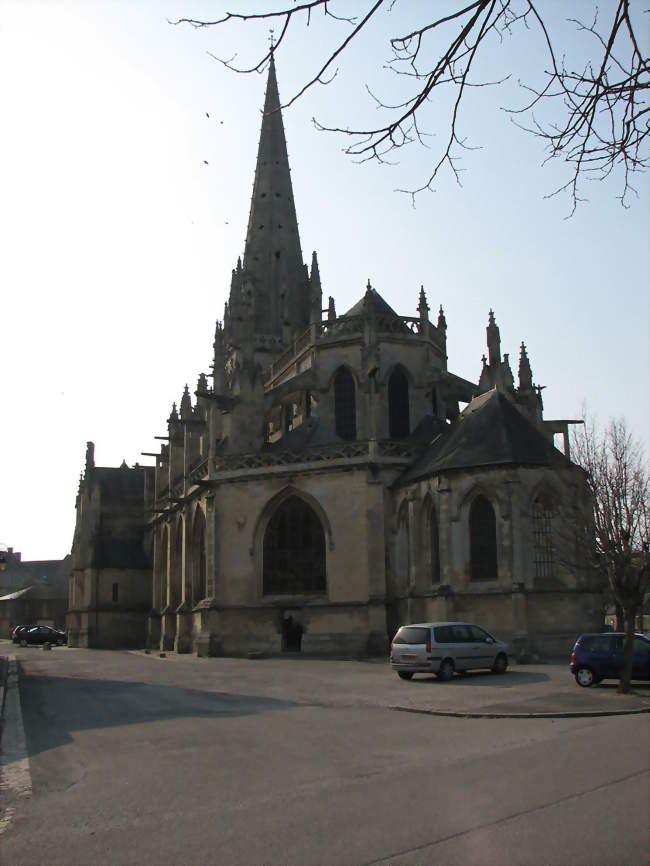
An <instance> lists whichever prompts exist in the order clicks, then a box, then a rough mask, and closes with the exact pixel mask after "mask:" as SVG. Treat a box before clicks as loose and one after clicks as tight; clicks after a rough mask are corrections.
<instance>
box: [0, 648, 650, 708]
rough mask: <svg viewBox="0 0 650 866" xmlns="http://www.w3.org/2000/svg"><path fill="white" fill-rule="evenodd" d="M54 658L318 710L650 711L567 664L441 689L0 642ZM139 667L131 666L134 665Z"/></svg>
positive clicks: (314, 669)
mask: <svg viewBox="0 0 650 866" xmlns="http://www.w3.org/2000/svg"><path fill="white" fill-rule="evenodd" d="M12 652H13V653H14V654H15V655H16V657H17V659H18V661H19V662H20V660H21V658H23V657H26V658H34V657H35V655H36V654H37V657H38V659H39V662H44V661H45V659H47V667H48V668H50V669H52V670H55V669H56V668H57V667H59V663H58V662H57V659H61V661H62V662H63V661H64V659H65V663H64V664H63V665H61V667H67V662H71V661H72V657H74V659H75V662H76V663H77V664H79V665H81V666H85V664H86V663H88V664H92V660H93V659H95V660H97V661H99V657H100V656H101V658H102V666H103V665H104V664H106V665H108V666H109V667H110V668H111V669H114V670H115V675H120V674H121V673H123V674H124V675H125V676H127V677H128V678H129V679H137V678H138V677H140V676H141V677H142V678H143V679H146V680H147V681H153V682H156V681H157V682H164V681H165V680H166V679H167V677H168V676H172V675H174V676H175V675H177V674H178V673H180V671H179V668H182V676H183V679H184V681H185V682H186V684H187V686H188V687H190V688H197V689H200V690H207V691H219V692H228V693H230V694H238V695H243V696H245V695H256V696H265V697H268V698H271V699H279V700H290V701H294V702H296V703H302V704H309V705H312V706H314V705H317V706H332V707H334V706H340V707H382V708H393V709H396V710H402V711H407V712H417V713H431V714H436V715H459V716H470V717H471V716H496V717H501V716H504V717H508V716H515V717H516V716H528V717H530V716H559V717H562V716H590V715H615V714H622V713H625V714H627V713H639V712H650V683H634V684H633V692H632V694H629V695H618V694H617V693H616V687H617V684H618V683H617V681H616V680H607V681H605V682H603V683H601V684H599V685H597V686H592V687H591V688H586V689H585V688H580V687H579V686H578V685H577V684H576V682H575V680H574V678H573V677H572V676H571V674H570V672H569V668H568V663H566V664H562V663H549V664H531V665H516V664H515V665H512V666H511V667H510V668H509V669H508V671H507V672H506V673H505V674H504V675H503V676H499V675H495V674H492V673H489V672H483V671H480V672H473V673H468V674H465V675H461V676H458V675H457V676H455V677H454V679H453V680H452V681H451V682H448V683H443V682H440V681H439V680H437V679H436V678H435V677H433V676H428V675H425V674H420V675H416V676H415V677H414V678H413V679H412V680H410V681H403V680H400V679H399V678H398V677H397V675H396V674H395V673H394V672H393V671H391V670H390V667H389V665H388V663H387V661H385V660H382V659H374V660H369V661H331V660H317V659H309V658H305V657H302V656H294V655H289V654H287V655H284V656H281V657H276V658H259V659H234V658H197V657H196V656H192V655H175V654H173V653H167V654H166V656H165V657H164V658H160V657H159V654H158V653H154V652H152V653H150V654H145V653H144V651H142V650H134V651H104V650H77V649H70V648H68V647H59V648H55V649H53V650H52V651H51V652H50V653H47V654H45V653H42V650H41V648H40V647H24V648H21V647H16V646H13V645H12V644H11V643H10V642H9V641H0V655H5V654H7V653H12ZM136 659H138V660H139V663H136V664H135V666H134V665H133V662H136Z"/></svg>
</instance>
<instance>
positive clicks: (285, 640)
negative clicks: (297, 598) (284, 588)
mask: <svg viewBox="0 0 650 866" xmlns="http://www.w3.org/2000/svg"><path fill="white" fill-rule="evenodd" d="M302 632H303V629H302V624H301V623H300V622H299V617H298V615H297V614H296V613H295V612H292V613H288V612H285V613H284V614H283V615H282V652H285V653H299V652H300V647H301V644H302Z"/></svg>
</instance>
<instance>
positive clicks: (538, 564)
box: [533, 496, 553, 577]
mask: <svg viewBox="0 0 650 866" xmlns="http://www.w3.org/2000/svg"><path fill="white" fill-rule="evenodd" d="M533 539H534V556H535V577H553V509H552V506H551V503H550V502H549V501H548V500H545V499H543V498H542V497H541V496H538V497H537V499H536V500H535V501H534V502H533Z"/></svg>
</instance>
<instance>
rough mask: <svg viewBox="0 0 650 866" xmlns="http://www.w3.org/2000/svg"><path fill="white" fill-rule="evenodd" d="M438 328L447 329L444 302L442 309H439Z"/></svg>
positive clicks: (440, 329)
mask: <svg viewBox="0 0 650 866" xmlns="http://www.w3.org/2000/svg"><path fill="white" fill-rule="evenodd" d="M438 330H439V331H446V330H447V319H445V311H444V310H443V309H442V304H440V309H439V310H438Z"/></svg>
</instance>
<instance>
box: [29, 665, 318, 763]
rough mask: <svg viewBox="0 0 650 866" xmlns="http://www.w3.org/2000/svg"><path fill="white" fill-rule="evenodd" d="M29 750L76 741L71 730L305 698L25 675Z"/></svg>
mask: <svg viewBox="0 0 650 866" xmlns="http://www.w3.org/2000/svg"><path fill="white" fill-rule="evenodd" d="M20 694H21V703H22V709H23V721H24V726H25V736H26V740H27V750H28V752H29V754H30V755H36V754H38V753H40V752H44V751H47V750H48V749H54V748H56V747H57V746H61V745H64V744H66V743H69V742H71V740H72V736H71V734H72V732H74V731H82V730H88V729H93V728H108V727H114V726H119V725H138V724H143V723H147V722H158V721H164V720H169V719H182V718H209V719H219V718H232V717H238V716H250V715H257V714H259V713H268V712H272V711H277V710H285V709H289V708H293V707H297V706H304V704H297V703H295V702H292V701H283V700H278V699H274V698H268V697H262V696H255V695H253V696H251V695H233V694H228V693H225V692H216V693H215V692H203V691H199V690H197V689H185V688H179V687H177V686H165V685H151V684H148V683H130V682H123V681H113V680H91V679H79V678H72V677H44V676H29V675H25V674H24V673H23V674H21V677H20Z"/></svg>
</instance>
